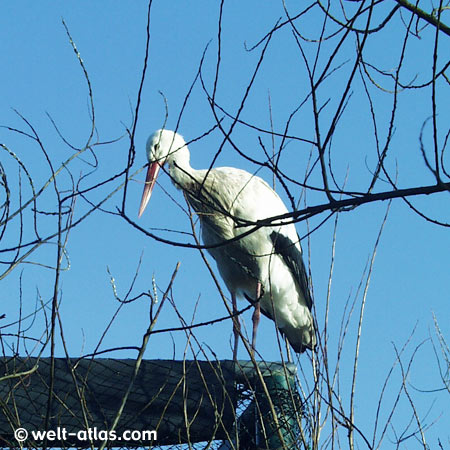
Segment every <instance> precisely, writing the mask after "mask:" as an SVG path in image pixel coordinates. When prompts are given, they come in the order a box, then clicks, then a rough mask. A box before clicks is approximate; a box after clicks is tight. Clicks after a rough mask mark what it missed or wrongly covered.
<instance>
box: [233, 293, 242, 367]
mask: <svg viewBox="0 0 450 450" xmlns="http://www.w3.org/2000/svg"><path fill="white" fill-rule="evenodd" d="M231 303H232V305H233V315H234V314H236V313H237V312H238V309H237V303H236V295H235V294H233V293H232V294H231ZM240 330H241V322H240V319H239V316H234V317H233V334H234V347H233V361H237V351H238V344H239V334H240Z"/></svg>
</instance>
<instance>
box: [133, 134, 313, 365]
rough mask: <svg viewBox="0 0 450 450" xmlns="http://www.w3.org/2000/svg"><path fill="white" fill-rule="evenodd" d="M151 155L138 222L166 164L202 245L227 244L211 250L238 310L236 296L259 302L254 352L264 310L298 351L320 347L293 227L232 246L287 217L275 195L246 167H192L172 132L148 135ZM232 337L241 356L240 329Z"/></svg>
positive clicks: (183, 144)
mask: <svg viewBox="0 0 450 450" xmlns="http://www.w3.org/2000/svg"><path fill="white" fill-rule="evenodd" d="M147 156H148V160H149V167H148V172H147V177H146V180H145V187H144V192H143V194H142V201H141V205H140V208H139V217H140V216H141V215H142V213H143V212H144V210H145V208H146V206H147V204H148V202H149V200H150V196H151V193H152V190H153V186H154V185H155V182H156V177H157V175H158V171H159V169H160V168H161V167H162V166H163V165H164V164H166V163H167V165H168V166H169V170H168V173H169V175H170V177H171V179H172V182H173V184H174V185H175V186H176V187H177V188H178V189H182V190H183V192H184V193H185V196H186V199H187V201H188V202H189V204H190V205H191V206H192V208H193V209H194V210H195V212H196V213H197V214H198V217H199V218H200V222H201V227H202V237H203V242H204V244H205V245H206V246H209V245H216V244H223V245H220V246H216V247H213V248H209V249H208V251H209V253H210V254H211V255H212V256H213V257H214V259H215V260H216V263H217V267H218V269H219V272H220V274H221V276H222V278H223V280H224V281H225V284H226V285H227V288H228V289H229V291H230V293H231V299H232V304H233V311H234V312H236V311H237V307H236V297H240V296H243V297H245V298H246V299H247V300H249V301H250V302H251V303H253V304H254V305H255V312H254V313H253V337H252V346H253V350H254V346H255V339H256V329H257V326H258V322H259V316H260V310H262V312H263V314H264V315H266V316H268V317H269V318H271V319H272V320H274V321H275V323H276V324H277V326H278V328H279V329H280V330H281V331H282V333H284V334H285V335H286V337H287V339H288V341H289V343H290V344H291V346H292V348H293V349H294V350H295V351H296V352H298V353H301V352H303V351H304V350H305V349H307V348H309V349H312V348H314V346H315V344H316V338H315V332H314V320H313V317H312V315H311V307H312V300H311V296H310V292H309V288H308V278H307V275H306V271H305V266H304V263H303V259H302V249H301V247H300V240H299V237H298V235H297V232H296V230H295V226H294V224H293V223H290V224H286V225H280V222H278V225H274V226H263V227H260V228H258V229H256V230H255V231H254V232H252V233H250V234H248V235H246V236H245V237H242V238H241V239H237V240H233V241H231V242H229V243H227V241H229V240H230V239H233V238H236V237H237V236H239V235H241V234H243V233H245V232H248V230H250V229H252V228H254V224H255V222H256V221H258V220H264V219H267V218H269V217H273V216H277V215H280V214H285V213H287V212H288V211H287V209H286V206H285V205H284V203H283V201H282V200H281V199H280V197H279V196H278V195H277V193H276V192H275V191H274V190H273V189H271V188H270V186H269V185H268V184H267V183H266V182H265V181H264V180H262V179H261V178H259V177H257V176H255V175H252V174H250V173H248V172H246V171H244V170H240V169H235V168H232V167H220V168H217V169H211V170H196V169H193V168H192V167H191V166H190V164H189V157H190V155H189V150H188V148H187V145H186V142H185V141H184V139H183V137H182V136H180V135H179V134H178V133H175V132H173V131H170V130H165V129H164V130H158V131H156V132H155V133H153V134H152V135H151V136H150V137H149V139H148V141H147ZM243 224H247V225H246V226H245V225H243ZM252 224H253V225H252ZM238 320H239V319H238ZM238 323H239V322H238ZM234 336H235V346H234V357H235V358H236V352H237V342H238V337H239V330H238V329H237V327H234Z"/></svg>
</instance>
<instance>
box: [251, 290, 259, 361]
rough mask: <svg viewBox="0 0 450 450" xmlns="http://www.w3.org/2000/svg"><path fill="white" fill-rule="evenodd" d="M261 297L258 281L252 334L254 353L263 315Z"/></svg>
mask: <svg viewBox="0 0 450 450" xmlns="http://www.w3.org/2000/svg"><path fill="white" fill-rule="evenodd" d="M260 297H261V283H260V282H259V281H258V283H257V284H256V305H255V310H254V311H253V316H252V322H253V335H252V353H253V356H254V355H255V347H256V331H257V330H258V324H259V319H260V317H261V304H260V303H259V299H260Z"/></svg>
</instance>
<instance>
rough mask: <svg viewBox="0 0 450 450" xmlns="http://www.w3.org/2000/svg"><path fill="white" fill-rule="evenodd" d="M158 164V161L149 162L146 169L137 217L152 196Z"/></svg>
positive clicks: (140, 214)
mask: <svg viewBox="0 0 450 450" xmlns="http://www.w3.org/2000/svg"><path fill="white" fill-rule="evenodd" d="M159 168H160V165H159V163H158V162H154V163H150V165H149V166H148V170H147V177H146V178H145V187H144V192H143V193H142V200H141V206H140V207H139V217H141V216H142V213H143V212H144V211H145V208H146V207H147V205H148V202H149V201H150V197H151V196H152V190H153V186H154V185H155V182H156V177H157V176H158V172H159Z"/></svg>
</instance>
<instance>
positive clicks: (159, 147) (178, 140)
mask: <svg viewBox="0 0 450 450" xmlns="http://www.w3.org/2000/svg"><path fill="white" fill-rule="evenodd" d="M180 150H181V151H180ZM186 155H187V158H188V161H189V153H188V151H187V147H186V142H185V141H184V139H183V137H182V136H181V135H179V134H178V133H175V131H171V130H164V129H163V130H158V131H155V132H154V133H153V134H152V135H151V136H150V137H149V138H148V140H147V158H148V163H149V164H148V170H147V177H146V179H145V187H144V192H143V193H142V200H141V206H140V207H139V217H141V215H142V213H143V212H144V210H145V208H146V206H147V204H148V202H149V200H150V197H151V195H152V190H153V186H154V185H155V182H156V178H157V176H158V172H159V169H160V168H161V167H162V166H163V165H164V164H165V163H168V164H169V166H171V165H172V164H173V163H174V162H175V161H176V160H178V159H179V158H183V157H184V158H185V157H186Z"/></svg>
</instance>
